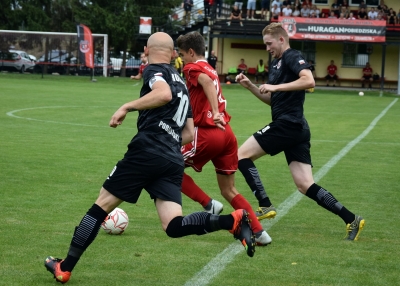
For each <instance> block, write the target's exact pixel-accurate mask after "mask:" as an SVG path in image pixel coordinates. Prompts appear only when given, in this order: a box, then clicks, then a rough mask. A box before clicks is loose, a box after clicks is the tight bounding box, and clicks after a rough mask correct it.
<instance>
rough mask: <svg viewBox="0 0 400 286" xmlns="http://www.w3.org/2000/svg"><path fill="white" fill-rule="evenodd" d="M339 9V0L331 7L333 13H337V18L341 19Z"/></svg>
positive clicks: (334, 1)
mask: <svg viewBox="0 0 400 286" xmlns="http://www.w3.org/2000/svg"><path fill="white" fill-rule="evenodd" d="M339 9H340V6H339V4H338V2H337V0H333V3H332V5H331V11H333V12H334V13H335V16H336V18H337V17H339V13H340V12H339Z"/></svg>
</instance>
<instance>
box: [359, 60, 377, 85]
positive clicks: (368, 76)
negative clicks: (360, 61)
mask: <svg viewBox="0 0 400 286" xmlns="http://www.w3.org/2000/svg"><path fill="white" fill-rule="evenodd" d="M362 72H363V76H362V78H361V87H362V88H364V86H365V82H366V81H368V87H369V88H371V83H372V82H373V81H374V79H373V77H372V72H373V71H372V68H371V66H370V65H369V63H368V62H367V63H366V64H365V67H364V68H363V69H362Z"/></svg>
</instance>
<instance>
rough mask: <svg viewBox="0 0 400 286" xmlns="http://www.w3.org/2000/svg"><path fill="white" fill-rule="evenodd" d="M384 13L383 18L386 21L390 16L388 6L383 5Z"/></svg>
mask: <svg viewBox="0 0 400 286" xmlns="http://www.w3.org/2000/svg"><path fill="white" fill-rule="evenodd" d="M382 12H383V15H382V17H384V18H385V19H386V18H387V16H388V15H389V8H388V6H387V5H383V6H382Z"/></svg>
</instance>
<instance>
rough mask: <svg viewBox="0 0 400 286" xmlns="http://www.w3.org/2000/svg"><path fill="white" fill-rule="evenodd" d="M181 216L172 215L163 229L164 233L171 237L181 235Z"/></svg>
mask: <svg viewBox="0 0 400 286" xmlns="http://www.w3.org/2000/svg"><path fill="white" fill-rule="evenodd" d="M182 219H183V217H182V216H176V217H174V218H173V219H172V220H171V221H170V222H169V224H168V226H167V228H166V229H165V232H166V234H167V235H168V236H169V237H172V238H178V237H181V236H182V234H181V227H182Z"/></svg>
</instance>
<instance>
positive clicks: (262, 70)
mask: <svg viewBox="0 0 400 286" xmlns="http://www.w3.org/2000/svg"><path fill="white" fill-rule="evenodd" d="M259 76H261V79H262V83H263V84H264V83H265V76H267V77H268V67H267V66H265V65H264V62H263V60H260V62H259V63H258V65H257V71H256V74H255V79H256V83H258V77H259Z"/></svg>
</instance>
